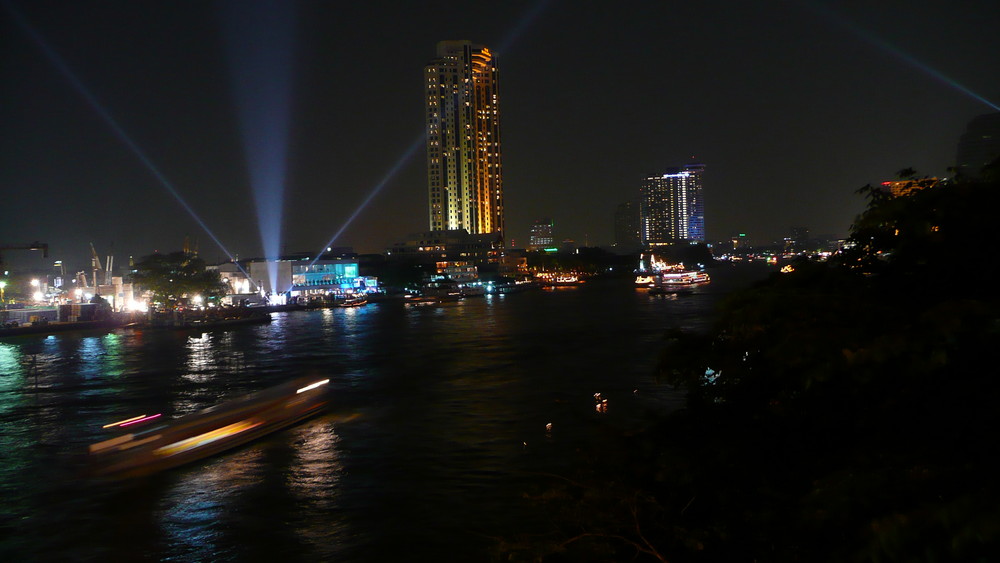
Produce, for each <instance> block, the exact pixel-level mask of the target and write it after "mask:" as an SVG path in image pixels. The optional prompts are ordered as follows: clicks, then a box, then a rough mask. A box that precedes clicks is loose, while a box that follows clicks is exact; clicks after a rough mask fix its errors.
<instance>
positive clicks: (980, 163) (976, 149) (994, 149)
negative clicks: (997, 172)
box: [956, 112, 1000, 178]
mask: <svg viewBox="0 0 1000 563" xmlns="http://www.w3.org/2000/svg"><path fill="white" fill-rule="evenodd" d="M998 157H1000V112H997V113H988V114H986V115H980V116H979V117H976V118H974V119H973V120H972V121H970V122H969V125H968V126H967V127H966V129H965V133H964V134H963V135H962V137H961V138H960V139H959V141H958V157H957V159H956V160H957V161H958V162H957V163H956V168H957V169H958V173H959V174H961V175H962V176H965V177H966V178H979V177H980V176H981V175H982V172H983V168H985V167H986V165H987V164H990V163H991V162H993V161H994V160H996V159H997V158H998Z"/></svg>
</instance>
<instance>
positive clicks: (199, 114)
mask: <svg viewBox="0 0 1000 563" xmlns="http://www.w3.org/2000/svg"><path fill="white" fill-rule="evenodd" d="M0 7H2V8H0V75H2V81H0V100H2V103H0V144H2V148H0V193H2V203H0V205H2V209H3V212H2V215H0V244H16V243H26V242H31V241H35V240H38V241H43V242H47V243H48V244H49V245H50V246H51V257H50V259H63V260H65V261H66V262H67V264H69V265H70V267H71V268H81V269H82V268H83V267H84V265H85V264H86V263H87V260H89V256H90V250H89V243H91V242H92V243H94V245H95V246H96V247H97V250H98V252H100V253H101V254H102V255H104V254H108V253H112V254H114V255H115V257H116V260H117V261H118V264H124V263H125V261H126V260H127V257H128V256H129V255H134V256H136V257H139V256H142V255H145V254H149V253H151V252H153V251H156V250H159V251H161V252H167V251H173V250H179V249H180V247H181V246H182V244H183V239H184V236H185V235H190V236H191V237H192V239H197V241H198V244H199V248H200V251H201V254H202V256H203V257H204V258H206V259H207V260H208V261H210V262H214V261H220V260H224V259H225V257H226V252H224V251H223V250H221V249H220V248H219V247H218V246H217V245H216V244H215V243H214V242H213V241H212V240H211V238H210V237H209V236H208V235H207V234H206V232H205V231H204V230H203V229H202V227H201V226H199V224H198V223H197V222H196V221H195V220H194V219H193V218H192V217H191V216H190V215H189V214H188V212H187V211H185V209H184V208H183V207H182V206H181V204H180V203H179V202H178V201H177V200H176V199H175V198H174V197H173V196H172V195H171V194H170V193H169V192H168V190H167V189H165V188H164V187H163V185H162V184H161V183H160V181H159V180H158V179H157V177H156V176H155V175H154V174H153V173H152V172H151V171H150V170H149V169H148V168H147V167H146V166H145V165H144V164H143V162H142V160H141V159H140V158H138V157H137V156H136V155H135V154H134V153H133V152H132V151H131V150H130V149H129V147H128V145H127V143H126V142H124V141H123V140H122V139H121V138H120V137H119V136H118V135H117V134H116V133H115V131H114V130H113V129H112V127H110V126H109V125H108V123H107V122H106V121H105V120H104V119H102V117H101V116H100V115H99V113H98V112H97V111H95V110H94V109H93V108H92V107H91V105H89V104H88V102H87V100H86V98H85V96H84V95H82V94H81V92H80V91H79V89H78V88H77V87H76V86H74V84H72V83H71V81H70V80H68V79H67V78H66V77H65V76H64V75H63V74H62V73H60V71H59V70H57V68H56V67H55V66H54V65H53V64H52V62H51V61H50V60H49V59H48V58H46V56H45V55H44V54H43V50H42V49H41V48H40V47H39V46H38V44H37V43H36V42H35V41H34V40H32V39H31V37H30V36H29V35H28V33H26V32H25V30H24V29H23V28H22V26H20V25H19V24H18V23H17V22H16V21H15V18H14V16H13V15H12V11H11V8H12V7H13V10H15V11H16V12H18V13H20V14H22V15H23V18H24V19H25V20H26V21H27V22H28V23H29V24H30V25H31V26H32V27H33V28H34V29H35V30H36V31H37V33H38V34H39V35H40V36H41V37H43V38H44V39H45V41H47V42H48V43H49V45H50V46H51V48H52V49H53V50H54V51H55V52H57V53H58V54H59V55H60V56H61V57H62V58H63V59H64V60H65V64H66V66H67V68H69V69H71V70H72V72H73V73H75V74H76V76H78V77H79V79H80V81H81V82H82V83H83V84H85V85H86V87H87V88H88V89H89V90H90V91H91V92H92V95H93V97H94V99H95V100H97V101H98V102H99V103H100V104H101V105H102V106H103V107H104V108H105V109H106V111H107V113H108V115H109V116H111V117H112V118H113V119H114V120H116V121H117V123H118V125H119V126H120V128H121V130H122V131H124V132H125V133H127V134H128V135H129V136H130V137H131V139H132V140H133V142H134V143H135V145H136V146H137V147H140V148H141V150H142V151H143V152H144V153H145V155H146V156H147V157H148V159H149V161H150V162H151V163H152V164H154V165H155V166H156V167H157V168H158V169H159V171H160V172H161V173H162V175H163V177H164V178H165V179H166V180H167V181H168V182H170V183H171V185H172V186H173V187H174V188H175V189H176V191H177V193H178V194H180V195H181V196H182V197H183V198H184V199H185V200H186V201H187V203H188V204H189V205H190V207H191V209H193V210H194V212H195V213H197V214H198V215H199V216H200V217H201V219H202V220H203V221H204V222H205V224H206V225H208V227H209V228H210V229H211V230H212V231H213V232H214V233H215V234H216V236H217V237H218V239H219V240H220V241H221V242H222V244H223V245H225V247H226V248H227V249H228V251H229V252H230V253H232V254H233V255H238V256H239V257H241V258H247V257H253V256H259V255H261V254H262V250H261V248H262V247H261V242H260V235H259V232H258V228H257V213H256V211H255V208H254V199H253V197H252V195H251V189H250V180H249V177H248V172H247V170H248V168H247V164H246V159H245V158H244V151H243V141H242V137H241V132H240V131H241V129H240V125H239V118H238V115H237V110H236V101H235V100H236V97H235V96H234V88H233V81H232V80H231V76H232V72H231V69H230V63H229V60H230V59H228V58H227V51H226V48H225V42H224V33H223V28H224V23H225V16H224V15H223V14H224V11H223V10H221V9H220V6H219V5H217V4H216V3H211V2H174V1H170V2H166V1H155V2H154V1H139V2H137V1H134V0H127V1H101V2H97V1H79V2H66V1H65V0H58V1H37V0H32V1H26V0H20V1H9V0H2V1H0ZM456 7H459V8H462V10H461V11H455V8H456ZM295 11H296V22H297V23H296V24H295V28H294V31H295V33H294V51H293V54H292V56H291V59H292V61H293V68H292V72H290V73H285V75H289V76H291V77H292V78H291V80H292V84H291V100H292V107H291V111H290V112H289V115H290V116H291V118H290V121H291V123H290V124H289V129H288V130H289V141H288V146H287V181H286V188H285V196H284V200H285V202H284V212H283V217H284V227H283V230H284V236H283V240H282V243H281V245H282V249H283V250H286V251H288V252H296V251H307V252H315V251H317V250H319V249H320V248H321V247H322V246H323V245H325V244H326V243H327V241H328V240H329V239H330V237H331V236H333V234H334V233H335V232H336V231H337V230H339V229H340V228H341V226H342V225H343V224H344V222H345V221H346V220H347V219H348V217H349V216H351V215H352V214H353V213H355V211H356V210H357V209H358V207H359V205H360V204H361V203H362V202H363V201H364V200H365V199H366V197H368V195H369V194H370V192H371V190H372V189H373V188H374V187H375V186H376V185H378V184H379V183H380V181H381V180H382V178H384V177H385V176H386V174H387V173H388V172H389V171H390V169H392V168H393V166H394V165H396V164H397V163H398V162H399V161H400V159H401V158H402V157H403V155H404V153H406V151H407V149H408V148H410V147H411V146H412V145H413V144H414V142H415V141H416V140H417V139H419V138H420V137H421V136H422V132H423V127H424V122H423V116H424V106H423V104H424V98H423V96H424V91H423V68H424V65H425V64H426V63H427V62H428V61H429V60H431V59H432V58H434V55H435V45H436V43H437V42H438V41H440V40H444V39H467V40H471V41H473V42H475V43H481V44H484V45H486V46H488V47H491V48H493V49H494V50H495V51H496V52H497V55H498V57H499V64H500V72H501V76H500V78H501V98H500V109H501V127H502V132H503V158H504V184H505V204H506V209H507V226H508V237H512V238H513V239H514V240H515V242H516V243H517V244H518V246H524V244H526V243H527V233H528V227H529V225H530V224H531V222H532V221H533V220H534V219H538V218H542V217H551V218H552V219H553V220H554V221H555V225H556V229H555V236H556V237H557V238H558V239H564V238H570V239H574V240H576V241H577V243H578V244H584V243H589V244H590V245H605V244H610V243H611V242H612V239H613V213H614V209H615V207H616V205H617V204H619V203H621V202H624V201H627V200H630V199H635V198H636V196H637V195H638V188H639V185H640V183H641V181H642V179H643V178H644V177H645V176H646V175H647V174H651V173H662V172H663V171H664V170H665V169H666V168H667V167H670V166H677V165H680V164H684V163H687V162H691V159H692V157H693V158H694V159H695V160H697V161H700V162H703V163H705V164H706V165H707V172H706V176H705V197H706V201H707V203H706V227H707V231H708V236H709V238H710V239H723V238H726V237H728V236H730V235H731V234H732V233H734V232H745V233H748V234H749V236H750V237H751V238H752V240H754V241H757V242H766V241H768V240H771V239H773V238H779V237H782V236H786V235H787V234H788V231H789V229H790V227H792V226H799V225H801V226H806V227H808V228H810V229H811V231H812V232H813V233H814V234H832V235H838V236H842V235H844V234H846V232H847V230H848V228H849V226H850V224H851V221H852V219H853V218H854V216H855V215H856V214H857V213H858V212H859V211H860V210H861V209H862V207H863V203H864V202H863V200H862V199H860V198H859V196H857V195H856V194H855V193H854V191H855V190H856V189H857V188H859V187H861V186H863V185H865V184H867V183H871V182H878V181H882V180H884V179H888V178H890V177H891V176H892V175H893V174H894V173H895V172H896V171H897V170H899V169H901V168H904V167H913V168H915V169H917V170H918V171H920V172H922V173H926V174H932V175H944V174H946V168H947V167H948V166H952V165H954V158H955V148H956V143H957V141H958V138H959V136H960V135H961V133H962V132H963V130H964V128H965V125H966V123H967V122H968V121H969V120H970V119H972V118H973V117H975V116H976V115H979V114H983V113H990V112H992V111H996V110H994V109H993V108H991V107H990V106H989V105H987V104H986V103H984V102H982V101H977V100H976V99H975V98H974V97H972V96H971V95H969V94H967V93H963V92H962V91H960V90H959V89H957V88H956V87H955V86H953V85H951V84H948V83H947V82H946V80H944V79H943V77H947V78H950V79H951V80H953V81H954V82H956V83H958V84H959V85H961V86H962V87H964V88H966V89H968V90H971V91H973V92H975V93H977V94H979V95H980V96H982V97H984V98H987V99H989V100H991V101H993V102H994V103H998V101H1000V72H997V70H998V69H1000V33H998V30H1000V9H997V4H996V2H995V0H983V1H954V0H949V1H940V2H938V1H935V2H919V1H917V2H915V1H913V0H909V1H885V2H874V3H873V2H869V1H856V2H854V1H852V2H830V3H818V2H793V1H788V2H771V1H764V2H735V1H733V2H569V1H551V2H534V1H530V2H522V1H508V2H491V3H485V2H484V3H476V2H466V3H455V2H435V3H417V2H405V3H404V2H351V3H348V2H302V3H298V4H296V5H295ZM264 40H266V39H264ZM907 56H908V57H910V59H907V58H906V57H907ZM914 62H916V63H919V64H914ZM919 65H925V66H924V68H920V66H919ZM935 73H937V76H935ZM276 76H277V77H278V79H280V77H281V76H282V73H276ZM424 156H425V155H424V149H423V145H422V144H421V145H420V148H419V149H418V150H417V151H415V152H413V153H412V156H411V158H409V159H408V160H405V161H404V162H403V165H402V166H401V167H400V168H399V170H398V173H396V174H394V175H392V176H391V178H390V179H389V181H388V182H387V183H385V185H384V187H383V188H382V190H381V191H380V192H379V193H378V194H377V195H375V196H374V197H373V198H372V199H371V201H370V203H369V204H368V205H367V206H366V207H365V208H364V209H363V210H362V211H361V212H360V213H358V214H357V217H356V219H355V220H354V221H353V223H352V224H351V225H350V226H349V227H348V228H347V229H346V230H344V232H343V235H342V236H341V237H340V238H339V239H338V240H337V241H335V242H334V244H335V245H338V246H353V247H354V248H355V250H357V251H359V252H380V251H382V250H384V249H385V248H387V247H388V246H390V245H391V244H392V243H393V242H394V241H399V240H402V239H403V238H404V236H405V235H406V234H407V233H411V232H417V231H423V230H426V229H427V196H426V191H427V189H426V179H425V158H424ZM275 205H277V202H275ZM4 258H5V260H6V261H7V262H9V263H11V264H13V265H18V264H26V263H28V262H29V260H28V253H26V252H15V251H9V252H5V253H4Z"/></svg>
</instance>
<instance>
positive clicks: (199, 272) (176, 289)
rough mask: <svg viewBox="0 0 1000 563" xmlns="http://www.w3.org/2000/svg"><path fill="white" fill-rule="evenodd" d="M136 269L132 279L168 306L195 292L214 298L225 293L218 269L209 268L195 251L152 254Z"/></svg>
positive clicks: (173, 305)
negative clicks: (191, 252) (193, 252)
mask: <svg viewBox="0 0 1000 563" xmlns="http://www.w3.org/2000/svg"><path fill="white" fill-rule="evenodd" d="M135 268H136V272H135V274H133V276H132V280H133V281H134V282H135V283H136V284H137V285H139V286H140V287H141V288H143V289H146V290H149V291H150V292H152V294H153V301H154V302H156V303H162V304H164V305H166V306H168V307H175V306H176V305H177V304H178V302H179V301H181V300H182V299H184V298H190V297H194V296H195V295H200V296H202V297H203V298H205V299H212V298H218V297H222V296H223V295H225V294H226V286H225V284H223V283H222V279H221V278H220V276H219V272H217V271H214V270H206V269H205V261H204V260H202V259H201V258H198V257H197V256H196V255H194V254H189V253H185V252H171V253H170V254H150V255H149V256H144V257H143V258H142V259H141V260H140V261H139V262H138V263H136V265H135Z"/></svg>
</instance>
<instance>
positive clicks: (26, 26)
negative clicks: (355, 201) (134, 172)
mask: <svg viewBox="0 0 1000 563" xmlns="http://www.w3.org/2000/svg"><path fill="white" fill-rule="evenodd" d="M3 5H4V7H6V8H7V11H8V12H10V14H11V15H12V16H13V17H14V21H16V22H17V25H18V26H20V28H21V29H22V30H23V31H24V32H25V33H26V34H27V35H28V37H30V38H31V40H32V41H34V42H35V44H37V45H38V47H39V48H40V49H41V50H42V53H43V54H45V57H46V58H47V59H49V62H50V63H52V65H53V66H55V67H56V69H57V70H58V71H59V72H60V73H62V75H63V77H65V78H66V79H67V80H69V82H70V84H71V85H72V86H73V87H74V88H76V91H77V92H78V93H79V94H80V95H81V96H83V98H84V99H85V100H87V103H88V104H90V107H91V108H92V109H93V110H94V111H96V112H97V114H98V115H99V116H101V119H103V120H104V122H105V123H106V124H107V125H108V126H109V127H111V130H112V131H114V133H115V135H116V136H117V137H118V138H119V139H120V140H121V141H122V142H123V143H125V145H126V146H127V147H128V148H129V149H130V150H131V151H132V153H133V154H134V155H135V156H136V157H138V159H139V160H140V161H141V162H142V163H143V164H144V165H145V166H146V168H147V169H149V171H150V172H151V173H152V174H153V176H155V177H156V179H157V180H159V182H160V185H162V186H163V187H164V188H166V190H167V192H169V193H170V195H172V196H174V199H176V200H177V202H178V203H180V204H181V207H183V208H184V210H185V211H187V212H188V214H189V215H191V217H192V218H193V219H194V220H195V221H196V222H197V223H198V225H199V226H201V228H202V229H203V230H204V231H205V233H207V234H208V236H209V237H210V238H211V239H212V241H213V242H215V244H216V245H218V247H219V248H220V249H222V252H224V253H225V254H226V256H228V257H229V259H230V260H232V261H234V262H235V261H236V260H235V258H233V255H232V254H231V253H230V252H229V250H228V249H227V248H226V247H225V245H223V244H222V241H220V240H219V238H218V237H217V236H215V233H213V232H212V229H209V228H208V225H206V224H205V222H204V221H202V219H201V217H199V216H198V214H197V213H195V212H194V209H192V208H191V206H190V205H188V202H187V201H185V200H184V198H183V197H181V194H180V193H179V192H178V191H177V189H176V188H175V187H174V185H173V184H172V183H171V182H170V180H167V177H166V176H164V175H163V173H162V172H160V169H159V168H157V167H156V165H155V164H153V161H152V160H150V159H149V157H148V156H146V153H145V152H144V151H143V150H142V149H141V148H139V145H137V144H136V143H135V141H133V140H132V137H130V136H129V135H128V133H126V132H125V129H124V128H122V126H121V125H119V124H118V122H117V121H116V120H115V118H114V117H112V116H111V113H110V112H108V110H107V109H105V108H104V106H102V105H101V103H100V102H98V101H97V97H96V96H94V94H93V93H92V92H91V91H90V89H89V88H87V86H86V85H85V84H84V83H83V81H82V80H80V78H79V77H78V76H77V75H76V73H74V72H73V71H72V70H71V69H70V68H69V66H68V65H67V64H66V61H65V60H64V59H63V58H62V57H61V56H60V55H59V53H57V52H56V50H55V49H53V48H52V47H51V46H50V45H49V43H48V42H47V41H46V40H45V38H44V37H42V35H41V34H40V33H38V31H37V30H35V28H34V27H32V26H31V24H30V23H28V20H27V19H26V18H25V17H24V16H23V15H22V14H21V12H19V11H18V10H17V9H16V8H15V7H14V5H13V4H12V3H11V2H7V1H4V2H3Z"/></svg>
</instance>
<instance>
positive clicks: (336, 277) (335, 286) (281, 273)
mask: <svg viewBox="0 0 1000 563" xmlns="http://www.w3.org/2000/svg"><path fill="white" fill-rule="evenodd" d="M248 265H249V268H248V271H249V273H250V276H251V277H252V278H253V283H254V286H255V287H258V288H260V289H261V290H263V291H264V293H269V294H288V296H289V297H308V296H313V295H316V296H318V295H330V294H333V295H336V296H346V295H353V294H356V293H371V292H373V291H378V279H377V278H374V277H370V276H362V275H360V274H359V273H358V261H357V260H352V259H332V260H316V261H315V262H314V261H313V260H311V259H309V258H302V259H297V260H276V261H274V260H272V261H266V260H254V261H251V262H250V263H249V264H248ZM269 266H271V267H272V268H273V267H274V266H276V270H277V272H276V279H275V280H274V282H273V286H272V280H271V279H270V277H269V273H268V271H269V270H270V269H271V268H269Z"/></svg>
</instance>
